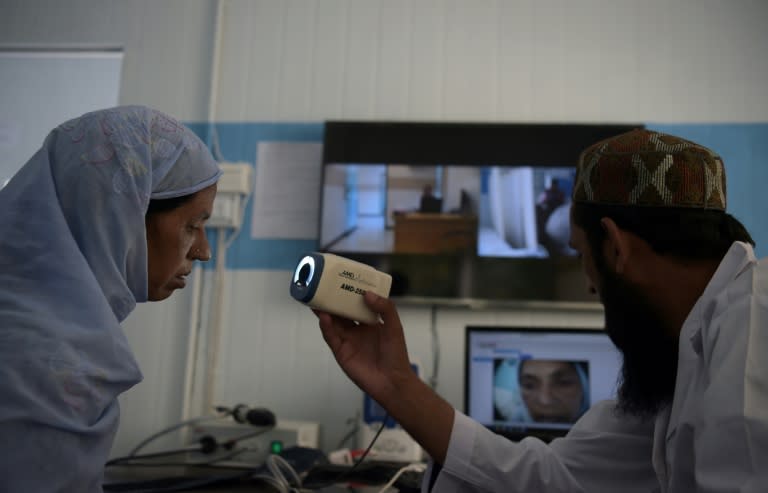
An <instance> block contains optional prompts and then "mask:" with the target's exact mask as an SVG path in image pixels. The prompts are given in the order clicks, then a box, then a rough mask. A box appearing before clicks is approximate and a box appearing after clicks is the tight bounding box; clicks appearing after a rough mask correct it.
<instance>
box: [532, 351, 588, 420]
mask: <svg viewBox="0 0 768 493" xmlns="http://www.w3.org/2000/svg"><path fill="white" fill-rule="evenodd" d="M520 389H521V391H522V394H523V400H524V401H525V405H526V407H527V408H528V412H529V414H530V415H531V418H533V420H534V421H553V422H574V421H575V420H576V418H578V413H579V409H580V407H581V401H582V398H583V394H584V391H583V389H582V388H581V380H580V379H579V374H578V372H577V371H576V368H575V367H574V366H573V365H572V364H571V363H570V362H568V361H554V360H535V359H534V360H526V361H524V362H523V363H522V366H521V368H520Z"/></svg>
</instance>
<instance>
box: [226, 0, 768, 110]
mask: <svg viewBox="0 0 768 493" xmlns="http://www.w3.org/2000/svg"><path fill="white" fill-rule="evenodd" d="M226 5H227V8H226V9H225V14H224V19H223V24H224V27H225V29H224V37H223V43H222V52H221V53H222V58H221V69H222V78H221V85H220V92H219V94H220V95H221V96H222V98H221V100H220V106H219V107H220V113H219V118H220V119H221V120H227V121H253V120H256V121H286V120H287V121H306V120H317V121H321V120H325V119H334V118H350V119H351V118H355V119H427V120H482V121H589V122H595V121H600V122H604V121H608V122H637V121H640V122H646V121H654V122H680V121H683V122H699V121H703V122H707V121H717V122H728V121H740V122H747V121H765V119H766V114H768V98H766V81H767V80H768V57H766V56H765V53H764V52H765V48H766V47H767V46H768V32H767V31H766V30H765V26H764V25H765V19H766V18H768V4H766V2H765V1H764V0H732V1H722V0H645V1H641V0H618V1H617V0H580V1H578V2H574V1H569V0H495V1H493V0H419V1H415V0H322V1H314V2H308V1H305V0H287V1H275V0H261V1H253V0H232V1H229V2H226Z"/></svg>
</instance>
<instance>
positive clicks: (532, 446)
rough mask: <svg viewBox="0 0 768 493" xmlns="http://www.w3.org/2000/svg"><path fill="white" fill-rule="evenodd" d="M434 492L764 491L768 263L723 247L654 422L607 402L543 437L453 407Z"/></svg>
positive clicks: (746, 250)
mask: <svg viewBox="0 0 768 493" xmlns="http://www.w3.org/2000/svg"><path fill="white" fill-rule="evenodd" d="M432 468H433V465H432V464H430V468H429V470H428V471H427V473H426V474H425V481H424V487H423V490H422V491H424V492H426V491H428V483H429V479H430V476H431V472H432ZM432 491H433V492H435V493H458V492H505V493H514V492H547V493H550V492H553V493H556V492H563V493H577V492H585V493H592V492H606V493H614V492H622V493H623V492H663V493H691V492H707V493H710V492H711V493H714V492H718V493H720V492H740V493H757V492H766V491H768V259H763V260H761V261H760V262H758V261H757V259H756V258H755V255H754V252H753V250H752V247H751V246H750V245H748V244H745V243H741V242H736V243H734V244H733V245H732V246H731V248H730V249H729V251H728V253H727V254H726V255H725V257H724V258H723V260H722V261H721V263H720V265H719V267H718V269H717V271H716V272H715V275H714V276H713V277H712V279H711V280H710V282H709V284H708V285H707V287H706V289H705V290H704V293H703V294H702V296H701V297H700V298H699V300H698V301H697V302H696V304H695V305H694V308H693V309H692V310H691V313H690V314H689V316H688V318H687V319H686V321H685V323H684V324H683V327H682V330H681V333H680V353H679V364H678V374H677V381H676V391H675V397H674V400H673V403H672V405H671V407H670V408H668V409H666V410H665V411H664V412H662V413H660V414H659V415H658V416H657V417H656V419H655V421H653V420H652V421H647V422H642V421H638V420H634V419H632V418H628V417H619V416H617V415H616V413H615V412H614V403H613V402H611V401H605V402H602V403H598V404H596V405H595V406H593V407H592V408H591V409H590V410H589V411H588V412H587V413H586V414H585V415H584V416H583V417H582V418H581V419H580V420H579V421H578V422H577V423H576V424H575V425H574V428H573V429H572V430H571V431H570V432H569V434H568V435H567V436H566V437H564V438H560V439H556V440H554V441H552V443H551V444H549V445H547V444H545V443H543V442H541V441H540V440H538V439H535V438H526V439H524V440H522V441H520V442H512V441H510V440H507V439H506V438H503V437H501V436H499V435H496V434H494V433H492V432H491V431H489V430H487V429H486V428H485V427H483V426H482V425H480V424H479V423H477V422H475V421H473V420H471V419H470V418H468V417H467V416H465V415H463V414H462V413H459V412H456V413H455V419H454V425H453V430H452V433H451V439H450V444H449V447H448V453H447V456H446V460H445V464H444V465H443V467H442V469H441V470H440V472H439V474H438V476H437V479H436V481H435V484H434V485H433V487H432Z"/></svg>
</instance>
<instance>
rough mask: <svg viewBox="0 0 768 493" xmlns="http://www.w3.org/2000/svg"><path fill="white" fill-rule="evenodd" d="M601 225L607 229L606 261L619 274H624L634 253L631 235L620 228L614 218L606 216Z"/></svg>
mask: <svg viewBox="0 0 768 493" xmlns="http://www.w3.org/2000/svg"><path fill="white" fill-rule="evenodd" d="M600 225H601V226H602V227H603V229H604V230H605V243H604V248H605V251H604V252H603V253H604V254H605V261H606V263H607V264H608V266H610V267H612V268H613V271H614V272H616V273H617V274H623V273H624V270H625V269H626V267H627V265H628V263H629V256H630V254H631V253H632V251H631V250H632V249H631V245H630V241H629V236H628V234H627V232H626V231H624V230H622V229H621V228H619V227H618V226H617V225H616V223H615V222H613V219H611V218H609V217H604V218H602V219H601V220H600Z"/></svg>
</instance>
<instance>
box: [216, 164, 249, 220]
mask: <svg viewBox="0 0 768 493" xmlns="http://www.w3.org/2000/svg"><path fill="white" fill-rule="evenodd" d="M220 166H221V170H222V175H221V178H219V183H218V187H217V190H218V191H217V193H216V200H214V202H213V214H211V218H210V219H209V220H208V223H207V226H208V227H211V228H234V229H239V228H240V225H241V223H242V221H243V217H242V216H243V205H244V200H245V197H247V196H248V194H249V193H250V192H251V189H252V188H253V181H252V178H251V177H252V176H253V166H251V165H250V164H249V163H220Z"/></svg>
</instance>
